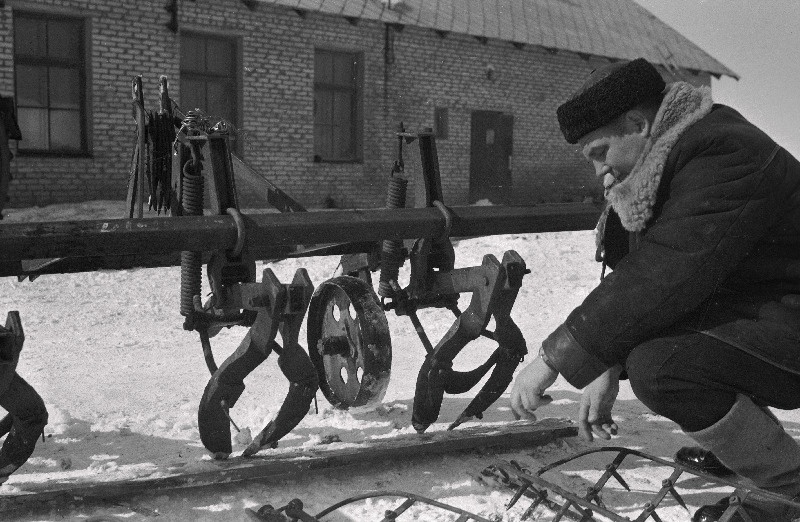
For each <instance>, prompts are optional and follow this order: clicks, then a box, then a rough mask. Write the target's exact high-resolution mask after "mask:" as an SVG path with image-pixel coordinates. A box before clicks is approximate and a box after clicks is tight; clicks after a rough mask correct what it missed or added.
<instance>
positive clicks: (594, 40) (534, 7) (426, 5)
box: [258, 0, 739, 79]
mask: <svg viewBox="0 0 800 522" xmlns="http://www.w3.org/2000/svg"><path fill="white" fill-rule="evenodd" d="M258 1H259V2H261V3H267V4H276V5H282V6H286V7H289V8H293V9H299V10H304V11H315V12H321V13H326V14H332V15H340V16H345V17H348V18H355V19H364V20H378V21H381V22H384V23H393V24H402V25H412V26H417V27H423V28H429V29H432V30H436V31H445V32H452V33H460V34H468V35H472V36H476V37H482V38H491V39H498V40H504V41H509V42H514V43H517V44H527V45H537V46H541V47H545V48H548V49H553V50H561V51H571V52H575V53H580V54H587V55H595V56H603V57H607V58H612V59H634V58H638V57H644V58H646V59H647V60H649V61H651V62H653V63H659V64H664V65H667V66H670V67H671V66H677V67H680V68H683V69H689V70H695V71H705V72H708V73H711V74H713V75H714V76H717V77H719V76H722V75H726V76H730V77H732V78H737V79H738V78H739V76H738V75H737V74H736V73H735V72H733V71H732V70H731V69H729V68H727V67H726V66H725V65H723V64H722V63H720V62H719V61H718V60H716V59H715V58H713V57H712V56H711V55H709V54H708V53H706V52H705V51H704V50H703V49H701V48H700V47H698V46H697V45H695V44H694V43H692V42H691V41H690V40H689V39H687V38H686V37H684V36H683V35H681V34H680V33H679V32H677V31H676V30H675V29H673V28H671V27H670V26H668V25H667V24H665V23H664V22H662V21H661V20H659V19H658V18H656V17H655V15H653V14H651V13H650V12H649V11H647V10H646V9H644V8H643V7H641V6H640V5H639V4H637V3H636V2H634V1H633V0H592V1H590V2H588V1H586V2H581V1H579V0H258Z"/></svg>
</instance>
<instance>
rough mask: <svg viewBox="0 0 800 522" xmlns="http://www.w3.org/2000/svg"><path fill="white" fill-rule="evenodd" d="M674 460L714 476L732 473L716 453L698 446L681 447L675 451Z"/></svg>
mask: <svg viewBox="0 0 800 522" xmlns="http://www.w3.org/2000/svg"><path fill="white" fill-rule="evenodd" d="M675 462H677V463H678V464H683V465H684V466H686V467H687V468H692V469H696V470H697V471H702V472H703V473H708V474H709V475H714V476H715V477H727V476H730V475H733V474H734V473H733V471H731V470H730V469H728V468H727V467H726V466H725V464H723V463H722V462H720V461H719V459H718V458H717V457H716V455H714V454H713V453H711V452H710V451H708V450H707V449H703V448H701V447H700V446H684V447H682V448H681V449H679V450H678V452H677V453H675Z"/></svg>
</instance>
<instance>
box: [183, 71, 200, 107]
mask: <svg viewBox="0 0 800 522" xmlns="http://www.w3.org/2000/svg"><path fill="white" fill-rule="evenodd" d="M180 104H181V107H183V110H184V111H190V110H193V109H202V110H203V111H205V110H206V84H205V82H203V81H200V80H190V79H187V78H181V103H180Z"/></svg>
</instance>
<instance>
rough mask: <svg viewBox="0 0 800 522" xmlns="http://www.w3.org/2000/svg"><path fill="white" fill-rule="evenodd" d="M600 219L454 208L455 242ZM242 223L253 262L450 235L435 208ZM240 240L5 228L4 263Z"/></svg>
mask: <svg viewBox="0 0 800 522" xmlns="http://www.w3.org/2000/svg"><path fill="white" fill-rule="evenodd" d="M599 213H600V210H599V208H597V207H595V206H592V205H582V204H578V205H552V206H541V207H535V206H530V207H506V206H496V207H493V206H488V207H471V206H469V207H452V208H451V209H450V216H451V224H452V226H451V230H450V235H451V236H454V237H459V236H460V237H464V236H488V235H495V234H521V233H533V232H553V231H564V230H591V229H592V228H594V226H595V223H596V221H597V216H598V215H599ZM244 221H245V228H246V234H245V236H246V239H245V241H246V245H247V248H248V250H249V252H250V253H252V254H253V255H254V256H255V257H256V259H263V258H266V257H268V256H269V252H274V250H275V247H276V246H287V245H302V244H306V245H307V244H330V243H347V242H354V241H362V242H363V241H378V240H383V239H413V238H421V237H438V236H441V235H442V234H443V233H444V231H445V227H446V219H445V216H444V214H443V213H442V211H440V210H439V209H438V208H434V207H428V208H402V209H375V210H336V211H329V212H290V213H285V214H279V213H269V214H248V215H246V216H244ZM236 235H237V231H236V224H235V223H234V221H233V218H232V217H230V216H191V217H160V218H147V219H110V220H85V221H52V222H37V223H6V224H3V225H1V226H0V262H2V261H19V260H22V259H42V258H55V257H92V256H125V255H131V256H136V255H140V254H141V255H153V254H156V255H158V254H165V253H168V252H177V251H211V250H227V249H230V248H233V246H234V245H235V244H236ZM134 266H135V265H134Z"/></svg>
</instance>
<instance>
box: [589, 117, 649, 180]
mask: <svg viewBox="0 0 800 522" xmlns="http://www.w3.org/2000/svg"><path fill="white" fill-rule="evenodd" d="M631 112H632V111H631ZM631 112H628V113H626V114H624V115H622V116H621V117H620V118H618V119H617V120H615V121H613V122H611V123H609V124H608V125H605V126H603V127H600V128H599V129H597V130H594V131H592V132H590V133H589V134H587V135H586V136H584V137H583V138H581V139H580V141H579V142H578V146H579V147H580V150H581V152H582V154H583V156H584V157H585V158H586V159H587V160H589V161H590V162H591V163H592V164H593V165H594V171H595V175H596V176H597V177H599V178H601V179H602V182H603V187H605V189H606V191H608V189H610V188H611V187H613V186H614V185H615V184H617V183H619V182H620V181H622V180H623V179H625V178H626V177H627V176H628V175H629V174H630V173H631V170H633V167H634V165H636V162H637V161H638V160H639V157H640V156H641V155H642V152H643V151H644V148H645V145H646V144H647V137H648V136H649V131H650V125H649V122H647V120H646V119H644V120H640V119H639V117H638V115H634V116H633V117H631Z"/></svg>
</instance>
